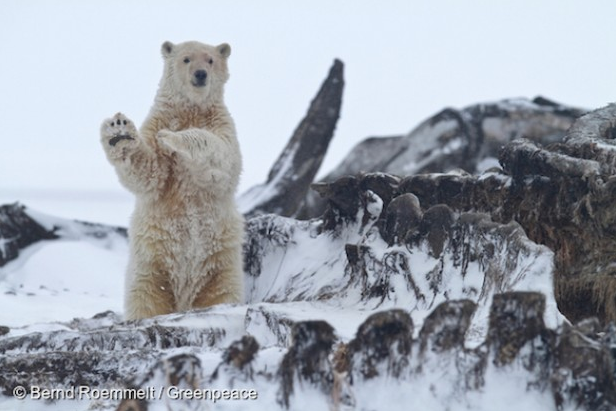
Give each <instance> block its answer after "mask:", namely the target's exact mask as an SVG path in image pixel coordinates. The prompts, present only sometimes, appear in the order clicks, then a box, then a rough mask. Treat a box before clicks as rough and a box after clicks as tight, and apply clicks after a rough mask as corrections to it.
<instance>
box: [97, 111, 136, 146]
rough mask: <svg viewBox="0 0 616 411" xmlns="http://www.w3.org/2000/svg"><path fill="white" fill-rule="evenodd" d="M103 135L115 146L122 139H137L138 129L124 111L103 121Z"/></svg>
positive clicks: (106, 140) (103, 137)
mask: <svg viewBox="0 0 616 411" xmlns="http://www.w3.org/2000/svg"><path fill="white" fill-rule="evenodd" d="M101 137H102V139H103V141H104V142H106V143H107V144H109V145H110V146H111V147H115V146H116V144H118V143H119V142H120V141H124V140H128V141H130V140H136V139H137V129H136V128H135V124H133V122H132V121H130V120H129V119H128V118H126V116H125V115H124V114H122V113H118V114H116V115H115V116H113V117H112V118H108V119H107V120H105V121H103V124H102V125H101Z"/></svg>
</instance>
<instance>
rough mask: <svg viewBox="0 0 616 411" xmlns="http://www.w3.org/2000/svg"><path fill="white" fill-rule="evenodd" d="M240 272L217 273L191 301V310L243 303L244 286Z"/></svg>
mask: <svg viewBox="0 0 616 411" xmlns="http://www.w3.org/2000/svg"><path fill="white" fill-rule="evenodd" d="M240 273H241V272H239V273H238V272H237V270H233V269H231V270H226V271H222V272H219V273H217V274H216V275H215V276H214V278H213V279H212V280H211V281H209V282H207V283H206V284H205V285H204V286H203V287H201V289H200V290H199V292H198V293H197V296H196V297H195V299H194V300H193V303H192V307H191V308H205V307H210V306H212V305H217V304H234V303H243V302H244V293H243V289H244V285H243V283H242V280H241V274H240Z"/></svg>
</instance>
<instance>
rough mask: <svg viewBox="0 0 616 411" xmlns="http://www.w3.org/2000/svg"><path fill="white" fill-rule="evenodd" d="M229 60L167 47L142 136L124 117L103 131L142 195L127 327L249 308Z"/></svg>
mask: <svg viewBox="0 0 616 411" xmlns="http://www.w3.org/2000/svg"><path fill="white" fill-rule="evenodd" d="M230 53H231V47H230V46H229V45H228V44H226V43H225V44H221V45H219V46H216V47H214V46H210V45H206V44H202V43H198V42H194V41H191V42H185V43H180V44H173V43H171V42H165V43H164V44H163V45H162V55H163V59H164V72H163V77H162V79H161V81H160V84H159V88H158V92H157V94H156V98H155V100H154V104H153V106H152V108H151V109H150V113H149V115H148V117H147V118H146V120H145V122H144V123H143V125H142V126H141V129H140V130H139V131H137V129H136V128H135V125H134V124H133V122H132V121H130V120H129V119H128V118H127V117H126V116H124V115H123V114H121V113H118V114H116V115H115V116H113V117H112V118H109V119H107V120H105V121H104V122H103V124H102V126H101V142H102V145H103V148H104V150H105V153H106V155H107V158H108V160H109V161H110V162H111V164H112V165H113V166H114V167H115V169H116V172H117V174H118V177H119V180H120V182H121V183H122V184H123V185H124V186H125V187H126V188H127V189H128V190H129V191H131V192H132V193H134V195H135V197H136V203H135V210H134V213H133V215H132V217H131V222H130V227H129V241H130V256H129V263H128V268H127V273H126V284H125V313H124V314H125V317H126V319H129V320H132V319H140V318H146V317H152V316H155V315H159V314H167V313H171V312H176V311H185V310H189V309H192V308H199V307H207V306H211V305H214V304H219V303H239V302H242V301H243V288H244V286H243V271H242V253H241V247H242V239H243V218H242V216H241V214H240V213H239V212H238V210H237V207H236V204H235V191H236V188H237V185H238V181H239V176H240V172H241V167H242V159H241V154H240V149H239V144H238V141H237V138H236V132H235V126H234V123H233V120H232V118H231V116H230V114H229V112H228V110H227V108H226V106H225V103H224V98H223V95H224V85H225V83H226V81H227V79H228V78H229V72H228V69H227V59H228V57H229V55H230Z"/></svg>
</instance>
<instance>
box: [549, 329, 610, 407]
mask: <svg viewBox="0 0 616 411" xmlns="http://www.w3.org/2000/svg"><path fill="white" fill-rule="evenodd" d="M597 334H599V324H598V322H592V321H591V322H588V321H585V322H582V323H580V324H578V325H576V326H575V327H572V326H569V325H565V326H564V327H563V329H562V331H561V333H560V334H559V335H558V338H557V343H556V347H555V350H554V357H555V358H554V370H553V372H552V390H553V392H554V398H555V400H556V404H557V406H558V407H559V409H562V408H563V407H564V406H565V405H566V404H573V406H574V407H576V408H579V409H589V410H606V411H607V410H613V409H615V407H616V370H615V369H614V357H613V355H612V354H611V353H610V351H609V346H608V345H606V344H602V343H601V342H600V341H599V340H598V338H597Z"/></svg>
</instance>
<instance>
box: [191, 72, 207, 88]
mask: <svg viewBox="0 0 616 411" xmlns="http://www.w3.org/2000/svg"><path fill="white" fill-rule="evenodd" d="M205 79H207V71H205V70H197V71H195V74H194V81H193V85H195V86H197V87H203V86H205Z"/></svg>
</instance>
